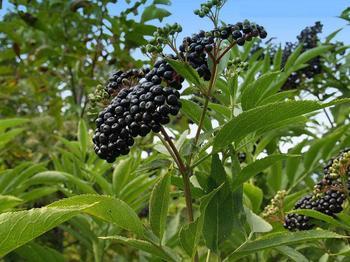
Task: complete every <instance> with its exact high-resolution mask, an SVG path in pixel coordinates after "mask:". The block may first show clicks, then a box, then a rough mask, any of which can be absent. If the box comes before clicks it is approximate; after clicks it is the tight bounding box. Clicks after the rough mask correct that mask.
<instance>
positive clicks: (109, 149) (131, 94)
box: [93, 80, 181, 162]
mask: <svg viewBox="0 0 350 262" xmlns="http://www.w3.org/2000/svg"><path fill="white" fill-rule="evenodd" d="M157 82H158V81H157ZM179 98H180V93H179V92H178V91H177V90H176V89H175V88H173V87H163V86H162V85H160V83H157V84H156V83H154V82H151V81H147V80H146V81H144V82H142V83H140V84H138V85H136V86H133V87H131V88H129V89H123V90H122V91H120V92H119V93H118V95H117V96H116V97H115V98H114V99H113V100H112V101H111V104H110V105H109V106H108V107H107V108H106V109H105V110H103V111H102V112H101V113H100V114H99V117H98V118H97V119H96V125H97V128H96V130H95V131H96V132H95V135H94V138H93V141H94V143H95V152H96V153H97V155H98V156H99V157H100V158H102V159H106V160H107V162H114V160H115V158H116V157H118V156H119V155H126V154H128V153H129V151H130V147H131V146H132V145H133V144H134V139H133V138H134V137H137V136H141V137H144V136H146V135H147V134H148V133H150V132H151V131H153V132H159V131H160V130H161V125H165V124H168V123H169V122H170V118H169V115H170V114H171V115H177V113H178V112H179V110H180V107H181V103H180V101H179Z"/></svg>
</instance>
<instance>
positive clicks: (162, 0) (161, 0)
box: [153, 0, 171, 5]
mask: <svg viewBox="0 0 350 262" xmlns="http://www.w3.org/2000/svg"><path fill="white" fill-rule="evenodd" d="M153 4H154V5H157V4H159V5H171V1H170V0H153Z"/></svg>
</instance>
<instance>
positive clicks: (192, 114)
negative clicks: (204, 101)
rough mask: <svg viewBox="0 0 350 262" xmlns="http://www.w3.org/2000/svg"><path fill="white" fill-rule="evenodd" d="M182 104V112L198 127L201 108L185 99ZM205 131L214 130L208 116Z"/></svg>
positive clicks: (205, 121)
mask: <svg viewBox="0 0 350 262" xmlns="http://www.w3.org/2000/svg"><path fill="white" fill-rule="evenodd" d="M181 103H182V106H181V112H182V113H183V114H184V115H185V116H186V117H188V118H189V119H191V120H192V121H193V122H195V123H196V124H197V125H198V124H199V122H200V117H201V112H202V109H201V108H200V106H199V105H198V104H196V103H194V102H192V101H190V100H185V99H181ZM203 129H204V130H206V131H208V130H211V129H212V126H211V122H210V119H209V117H208V116H207V115H206V116H205V117H204V123H203Z"/></svg>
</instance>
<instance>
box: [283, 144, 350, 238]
mask: <svg viewBox="0 0 350 262" xmlns="http://www.w3.org/2000/svg"><path fill="white" fill-rule="evenodd" d="M324 172H325V176H324V178H323V179H322V180H321V181H320V182H318V183H317V184H316V185H315V189H314V191H313V193H312V194H310V195H307V196H305V197H303V198H302V199H300V200H299V201H298V202H297V203H296V204H295V206H294V209H313V210H316V211H319V212H321V213H324V214H326V215H329V216H334V215H335V214H337V213H339V212H341V211H342V210H343V207H342V205H343V203H344V201H345V199H346V198H347V196H348V190H349V188H350V183H349V182H350V177H349V175H350V150H349V149H345V150H343V151H341V153H340V154H339V155H338V156H337V157H336V158H334V159H331V160H330V162H329V163H328V164H327V165H326V166H325V168H324ZM313 226H314V224H313V223H312V222H311V219H310V218H309V217H307V216H305V215H300V214H295V213H291V214H288V215H287V216H286V217H285V222H284V227H285V228H287V229H288V230H291V231H293V230H308V229H311V228H312V227H313Z"/></svg>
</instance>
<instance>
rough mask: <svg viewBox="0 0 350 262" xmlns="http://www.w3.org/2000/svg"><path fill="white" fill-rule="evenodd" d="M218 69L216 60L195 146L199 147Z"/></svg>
mask: <svg viewBox="0 0 350 262" xmlns="http://www.w3.org/2000/svg"><path fill="white" fill-rule="evenodd" d="M217 69H218V60H216V59H215V60H213V72H212V76H211V78H210V82H209V87H208V93H207V95H206V96H205V101H204V106H203V110H202V114H201V117H200V120H199V124H198V128H197V132H196V136H195V138H194V144H195V146H197V143H198V139H199V135H200V133H201V130H202V127H203V124H204V119H205V115H206V113H207V110H208V104H209V99H210V97H211V90H212V89H213V87H214V85H215V82H216V81H215V80H216V74H217Z"/></svg>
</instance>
